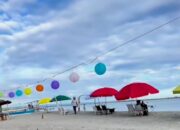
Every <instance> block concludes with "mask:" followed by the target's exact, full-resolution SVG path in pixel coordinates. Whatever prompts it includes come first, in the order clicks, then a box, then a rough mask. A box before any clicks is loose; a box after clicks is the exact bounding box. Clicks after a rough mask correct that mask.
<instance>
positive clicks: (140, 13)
mask: <svg viewBox="0 0 180 130" xmlns="http://www.w3.org/2000/svg"><path fill="white" fill-rule="evenodd" d="M179 6H180V2H179V1H177V0H151V1H144V0H138V1H137V0H121V1H120V0H43V1H42V0H1V1H0V91H1V92H3V93H4V95H5V96H4V98H5V99H8V97H7V94H8V93H9V92H10V91H14V92H15V91H16V90H17V88H19V89H21V90H23V89H24V88H26V87H32V88H33V94H32V95H31V96H25V95H24V96H22V97H15V98H14V99H11V100H13V101H16V102H19V101H21V102H26V101H32V100H37V99H41V98H44V97H54V96H55V95H59V94H62V95H68V96H79V95H88V94H90V93H91V92H92V91H93V90H95V89H97V88H100V87H113V88H116V89H117V90H120V89H121V88H122V87H124V86H125V85H127V84H129V83H132V82H146V83H149V84H151V85H152V86H154V87H156V88H157V89H159V90H160V94H158V95H153V96H154V97H158V98H159V97H169V96H173V95H172V90H173V88H174V87H176V86H177V85H179V84H180V81H179V79H180V51H179V50H180V43H179V41H180V37H179V34H180V28H178V27H179V26H180V20H177V21H174V22H173V23H170V24H168V25H166V26H164V27H163V28H160V29H158V30H156V31H154V32H152V33H150V34H148V35H145V36H143V37H142V38H139V39H137V40H135V41H133V42H131V43H129V44H128V45H126V46H123V47H120V48H118V49H116V50H115V51H113V52H111V53H108V54H106V55H102V54H104V53H106V52H107V51H108V50H110V49H112V48H114V47H116V46H118V45H120V44H122V43H124V42H126V41H128V40H130V39H132V38H134V37H136V36H138V35H141V34H142V33H145V32H147V31H149V30H151V29H153V28H155V27H157V26H159V25H161V24H163V23H166V22H167V21H169V20H171V19H173V18H175V17H178V16H179V12H180V8H179ZM100 55H101V56H100ZM99 56H100V57H99ZM94 59H95V60H94ZM91 61H92V62H91ZM99 62H102V63H104V64H105V65H106V67H107V71H106V73H105V74H104V75H101V76H99V75H97V74H96V73H95V72H94V66H95V65H96V64H97V63H99ZM80 63H84V64H83V65H82V66H79V67H77V68H74V69H73V70H70V71H68V72H66V73H63V74H60V75H57V76H56V77H52V76H53V75H54V74H57V73H59V72H62V71H64V70H67V69H69V68H71V67H72V66H74V65H77V64H80ZM72 72H76V73H78V74H79V76H80V80H79V81H78V82H76V83H72V82H71V81H70V80H69V75H70V74H71V73H72ZM46 78H48V80H46V81H45V82H40V84H43V85H44V87H45V90H44V92H42V93H38V92H36V91H35V87H36V85H37V84H38V81H42V80H43V79H46ZM52 80H58V81H59V82H60V85H61V86H60V88H59V89H58V90H52V89H51V87H50V84H51V81H52ZM32 83H34V84H33V85H32Z"/></svg>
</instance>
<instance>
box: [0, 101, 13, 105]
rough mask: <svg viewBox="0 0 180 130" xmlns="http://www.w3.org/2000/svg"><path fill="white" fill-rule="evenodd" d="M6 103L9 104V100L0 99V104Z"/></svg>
mask: <svg viewBox="0 0 180 130" xmlns="http://www.w3.org/2000/svg"><path fill="white" fill-rule="evenodd" d="M6 104H11V101H9V100H0V106H2V105H6Z"/></svg>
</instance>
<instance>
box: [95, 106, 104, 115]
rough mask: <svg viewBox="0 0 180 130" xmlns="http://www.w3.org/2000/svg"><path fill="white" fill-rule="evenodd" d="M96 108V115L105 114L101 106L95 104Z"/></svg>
mask: <svg viewBox="0 0 180 130" xmlns="http://www.w3.org/2000/svg"><path fill="white" fill-rule="evenodd" d="M94 110H95V113H96V115H97V114H103V110H102V109H101V107H100V106H95V107H94Z"/></svg>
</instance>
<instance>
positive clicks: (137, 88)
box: [115, 83, 159, 100]
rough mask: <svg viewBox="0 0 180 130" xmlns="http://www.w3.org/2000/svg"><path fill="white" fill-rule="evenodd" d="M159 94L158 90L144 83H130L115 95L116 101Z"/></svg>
mask: <svg viewBox="0 0 180 130" xmlns="http://www.w3.org/2000/svg"><path fill="white" fill-rule="evenodd" d="M155 93H159V90H157V89H156V88H154V87H153V86H151V85H149V84H146V83H131V84H128V85H126V86H125V87H123V88H122V89H121V90H120V91H119V92H118V93H117V94H116V95H115V98H116V99H117V100H125V99H129V98H138V97H142V96H146V95H148V94H155Z"/></svg>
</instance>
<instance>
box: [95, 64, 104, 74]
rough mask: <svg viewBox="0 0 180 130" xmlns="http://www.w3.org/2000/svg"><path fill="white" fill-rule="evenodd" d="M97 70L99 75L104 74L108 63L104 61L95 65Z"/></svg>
mask: <svg viewBox="0 0 180 130" xmlns="http://www.w3.org/2000/svg"><path fill="white" fill-rule="evenodd" d="M95 72H96V74H98V75H103V74H104V73H105V72H106V65H105V64H103V63H98V64H96V66H95Z"/></svg>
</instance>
